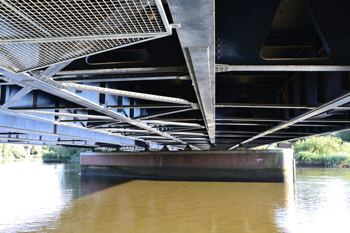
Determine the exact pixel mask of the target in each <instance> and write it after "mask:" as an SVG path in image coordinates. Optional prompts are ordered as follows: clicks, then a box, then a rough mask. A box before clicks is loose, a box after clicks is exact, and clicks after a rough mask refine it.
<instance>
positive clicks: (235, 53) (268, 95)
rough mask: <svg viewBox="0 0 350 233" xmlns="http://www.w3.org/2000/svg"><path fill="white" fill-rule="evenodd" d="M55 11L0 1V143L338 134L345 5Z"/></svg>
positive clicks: (141, 144)
mask: <svg viewBox="0 0 350 233" xmlns="http://www.w3.org/2000/svg"><path fill="white" fill-rule="evenodd" d="M53 2H55V1H53ZM56 2H57V3H55V4H54V3H47V4H46V3H40V2H37V1H26V2H23V3H21V2H19V1H13V0H8V1H2V2H1V3H0V8H1V13H0V14H1V17H0V67H1V70H0V73H1V76H0V79H1V80H2V81H1V82H0V104H1V109H0V143H18V144H34V145H62V146H79V147H109V148H120V147H123V148H124V149H130V150H143V149H144V148H150V149H155V150H156V149H161V148H162V147H163V146H164V145H166V146H167V147H168V148H170V149H174V150H178V149H184V148H186V147H187V148H188V147H190V148H192V149H193V150H206V149H209V148H210V147H211V146H216V147H217V148H218V149H221V150H229V149H235V148H237V147H238V146H239V145H243V146H244V147H246V148H252V147H256V146H260V145H266V144H271V143H276V142H281V141H286V140H291V139H296V138H303V137H308V136H312V135H318V134H324V133H329V132H336V131H341V130H346V129H347V127H348V126H349V123H350V119H349V115H350V92H349V91H350V46H349V44H350V42H349V41H350V30H349V28H350V15H349V14H348V10H347V9H348V8H349V5H350V3H349V2H347V1H317V0H295V1H280V0H268V1H260V0H251V1H225V0H216V1H214V0H190V1H188V0H167V1H166V0H163V1H160V0H150V1H139V0H132V1H122V0H120V1H119V0H118V1H103V3H102V2H101V3H99V2H98V1H92V0H91V1H90V0H87V1H76V2H74V3H73V2H72V1H68V0H67V1H56ZM58 2H59V3H58ZM45 4H46V5H45ZM50 4H51V5H50ZM104 4H106V5H104ZM50 9H51V10H50Z"/></svg>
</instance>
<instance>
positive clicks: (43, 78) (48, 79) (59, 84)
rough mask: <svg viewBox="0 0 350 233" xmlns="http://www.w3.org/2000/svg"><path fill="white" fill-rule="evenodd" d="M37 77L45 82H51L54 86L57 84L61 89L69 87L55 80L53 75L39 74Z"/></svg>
mask: <svg viewBox="0 0 350 233" xmlns="http://www.w3.org/2000/svg"><path fill="white" fill-rule="evenodd" d="M36 79H38V80H40V81H43V82H45V83H47V84H50V85H52V86H55V87H57V88H59V89H67V87H66V86H65V85H62V84H61V83H59V82H56V81H54V80H53V79H52V78H51V77H47V76H45V75H43V76H39V77H37V78H36Z"/></svg>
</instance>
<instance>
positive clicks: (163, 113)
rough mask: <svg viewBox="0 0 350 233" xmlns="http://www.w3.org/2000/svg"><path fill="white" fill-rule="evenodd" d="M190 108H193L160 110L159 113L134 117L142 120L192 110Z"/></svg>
mask: <svg viewBox="0 0 350 233" xmlns="http://www.w3.org/2000/svg"><path fill="white" fill-rule="evenodd" d="M192 110H193V109H192V108H186V109H180V110H175V111H166V112H160V113H156V114H153V115H149V116H142V117H137V118H134V119H138V120H144V119H149V118H154V117H160V116H166V115H171V114H176V113H181V112H188V111H192Z"/></svg>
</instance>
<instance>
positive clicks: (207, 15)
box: [168, 0, 215, 144]
mask: <svg viewBox="0 0 350 233" xmlns="http://www.w3.org/2000/svg"><path fill="white" fill-rule="evenodd" d="M168 3H169V7H170V12H171V14H172V17H173V19H174V22H176V23H180V24H181V28H178V29H177V34H178V37H179V40H180V44H181V47H182V50H183V53H184V56H185V60H186V63H187V67H188V70H189V73H190V76H191V79H192V83H193V86H194V89H195V92H196V95H197V99H198V102H199V108H200V109H201V111H202V115H203V119H204V122H205V125H206V128H207V131H208V135H209V139H210V143H211V144H215V70H214V63H215V51H214V34H215V26H214V24H215V20H214V15H215V1H214V0H191V1H188V0H168ZM198 22H200V23H198Z"/></svg>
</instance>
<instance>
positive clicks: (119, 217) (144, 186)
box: [0, 162, 350, 233]
mask: <svg viewBox="0 0 350 233" xmlns="http://www.w3.org/2000/svg"><path fill="white" fill-rule="evenodd" d="M79 172H80V170H79V165H74V164H66V165H64V164H60V165H53V164H51V165H43V164H41V163H38V162H36V163H6V164H2V165H0V190H1V192H0V206H1V209H0V232H16V231H17V232H18V231H25V232H28V231H39V232H193V233H194V232H325V231H329V232H330V231H332V232H348V230H347V228H348V226H347V225H348V224H347V220H348V219H350V199H349V197H350V169H319V168H311V169H310V168H302V169H298V177H297V178H298V183H297V185H296V188H294V187H293V185H287V184H281V183H230V182H188V181H186V182H183V181H150V180H128V179H116V178H113V177H80V176H79Z"/></svg>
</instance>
